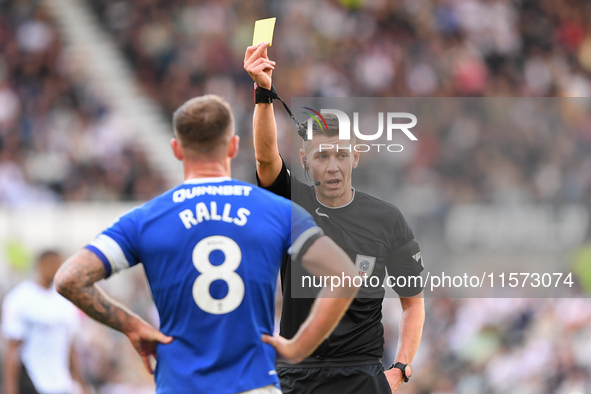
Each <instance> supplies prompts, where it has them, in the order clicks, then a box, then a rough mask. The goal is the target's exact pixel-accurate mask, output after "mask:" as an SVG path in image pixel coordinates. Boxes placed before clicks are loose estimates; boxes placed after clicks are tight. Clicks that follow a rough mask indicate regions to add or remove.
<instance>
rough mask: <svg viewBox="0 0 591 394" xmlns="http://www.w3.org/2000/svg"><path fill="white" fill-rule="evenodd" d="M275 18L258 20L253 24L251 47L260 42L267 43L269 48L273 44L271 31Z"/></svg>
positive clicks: (273, 27) (273, 28)
mask: <svg viewBox="0 0 591 394" xmlns="http://www.w3.org/2000/svg"><path fill="white" fill-rule="evenodd" d="M276 19H277V18H267V19H260V20H258V21H256V22H255V23H254V36H253V37H252V45H259V44H260V43H261V42H267V41H269V46H271V44H272V43H273V30H275V20H276Z"/></svg>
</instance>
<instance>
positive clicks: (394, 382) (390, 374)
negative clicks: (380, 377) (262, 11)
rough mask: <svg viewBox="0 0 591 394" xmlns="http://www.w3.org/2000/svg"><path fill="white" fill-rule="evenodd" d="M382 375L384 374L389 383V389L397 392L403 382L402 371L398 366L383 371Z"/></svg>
mask: <svg viewBox="0 0 591 394" xmlns="http://www.w3.org/2000/svg"><path fill="white" fill-rule="evenodd" d="M384 375H386V379H388V383H390V389H391V390H392V393H395V392H397V391H398V389H399V388H400V385H401V384H402V382H404V377H403V376H402V371H401V370H399V369H398V368H392V369H389V370H387V371H384Z"/></svg>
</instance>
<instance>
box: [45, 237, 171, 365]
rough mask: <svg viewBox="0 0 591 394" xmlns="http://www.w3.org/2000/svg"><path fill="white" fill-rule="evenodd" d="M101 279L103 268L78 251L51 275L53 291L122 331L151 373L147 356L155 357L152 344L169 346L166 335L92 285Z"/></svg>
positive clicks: (94, 258)
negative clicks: (54, 289)
mask: <svg viewBox="0 0 591 394" xmlns="http://www.w3.org/2000/svg"><path fill="white" fill-rule="evenodd" d="M104 276H105V267H104V266H103V263H102V262H101V260H100V259H99V258H98V257H97V256H96V255H95V254H94V253H93V252H91V251H89V250H87V249H82V250H80V251H79V252H77V253H76V254H74V255H73V256H72V257H70V258H69V259H68V260H67V261H66V262H65V263H64V265H62V266H61V268H60V269H59V271H58V272H57V274H56V275H55V278H54V282H55V287H56V289H57V291H58V292H59V293H60V294H61V295H62V296H64V297H65V298H67V299H68V300H70V301H71V302H72V303H73V304H75V305H76V306H78V308H80V309H81V310H82V311H84V312H85V313H86V314H87V315H88V316H90V317H92V318H93V319H95V320H97V321H98V322H100V323H103V324H105V325H107V326H109V327H111V328H113V329H115V330H117V331H120V332H122V333H123V334H125V335H126V336H127V338H129V341H130V342H131V344H132V345H133V347H134V348H135V350H136V351H137V352H138V353H139V355H140V357H141V358H142V361H143V362H144V366H145V367H146V369H147V370H148V372H150V373H153V370H152V367H151V365H150V360H149V357H150V356H151V355H153V356H155V355H156V344H157V343H158V342H160V343H164V344H167V343H170V342H171V341H172V337H169V336H166V335H164V334H163V333H161V332H160V331H158V330H157V329H155V328H154V327H152V326H151V325H150V324H148V323H147V322H145V321H144V320H142V319H141V318H140V317H139V316H137V315H136V314H134V313H133V312H131V311H130V310H129V309H127V308H126V307H124V306H123V305H121V304H120V303H118V302H117V301H115V300H113V299H112V298H111V297H109V296H108V295H107V294H106V293H105V292H104V290H103V289H101V288H100V287H99V286H97V284H96V282H98V281H100V280H101V279H103V278H104Z"/></svg>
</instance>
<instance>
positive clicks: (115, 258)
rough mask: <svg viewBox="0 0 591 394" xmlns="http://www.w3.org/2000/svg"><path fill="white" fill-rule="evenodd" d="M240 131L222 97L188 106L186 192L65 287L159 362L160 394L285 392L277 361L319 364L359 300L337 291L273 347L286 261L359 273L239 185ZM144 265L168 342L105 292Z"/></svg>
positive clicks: (319, 237) (279, 202)
mask: <svg viewBox="0 0 591 394" xmlns="http://www.w3.org/2000/svg"><path fill="white" fill-rule="evenodd" d="M233 129H234V125H233V118H232V114H231V111H230V108H229V106H228V104H227V103H226V102H225V101H223V100H222V99H221V98H219V97H217V96H211V95H208V96H203V97H198V98H195V99H192V100H189V101H188V102H187V103H185V104H184V105H183V106H181V107H180V108H179V109H178V110H177V111H176V112H175V114H174V130H175V138H173V139H172V140H171V146H172V150H173V153H174V155H175V157H176V158H177V159H179V160H181V161H182V162H183V169H184V175H185V182H184V183H183V184H181V185H179V186H177V187H175V188H174V189H172V190H169V191H168V192H166V193H164V194H162V195H160V196H158V197H156V198H154V199H153V200H151V201H149V202H147V203H146V204H144V205H142V206H140V207H137V208H135V209H134V210H132V211H130V212H129V213H127V214H125V215H123V216H121V217H120V218H119V219H118V220H117V221H116V222H115V223H114V224H112V225H111V226H110V227H109V228H108V229H106V230H105V231H104V232H103V233H102V234H100V235H98V236H97V237H96V239H95V240H94V241H93V242H91V243H90V244H89V245H87V246H86V247H85V248H84V249H82V250H80V251H79V252H78V253H76V254H75V255H73V256H72V257H70V259H68V261H67V262H66V263H65V264H64V265H63V267H62V268H61V269H60V270H59V272H58V273H57V275H56V278H55V283H56V287H57V289H58V291H59V292H60V293H61V294H62V295H63V296H65V297H66V298H68V299H69V300H70V301H72V302H73V303H74V304H76V305H77V306H78V307H79V308H80V309H82V310H83V311H84V312H86V313H87V314H88V315H89V316H91V317H93V318H94V319H96V320H98V321H99V322H102V323H104V324H106V325H108V326H110V327H112V328H114V329H116V330H118V331H121V332H122V333H124V334H125V335H126V336H127V337H128V338H129V340H130V341H131V343H132V344H133V346H134V347H135V349H136V350H137V351H138V353H139V354H140V356H141V357H142V360H143V362H144V365H145V366H146V368H147V369H148V370H149V371H151V365H150V360H149V357H150V356H154V357H155V356H156V353H157V354H158V363H157V365H156V369H155V380H156V387H157V392H158V393H179V392H191V393H243V392H247V393H276V392H279V390H278V384H279V383H278V382H279V381H278V378H277V374H276V372H275V361H276V360H275V359H276V355H277V353H279V354H280V355H281V356H283V357H284V358H286V359H287V360H289V361H291V362H298V361H300V360H302V359H303V358H304V357H306V356H308V355H309V354H311V352H312V351H313V350H314V349H315V348H316V347H317V346H318V345H319V344H320V343H321V342H322V340H323V339H324V338H326V337H327V336H328V334H329V333H330V332H331V331H332V329H333V328H334V327H335V326H336V324H337V322H338V321H339V319H340V318H341V317H342V315H343V313H344V311H345V310H346V309H347V307H348V306H349V304H350V302H351V300H352V297H354V296H355V294H356V292H357V289H356V288H354V287H338V288H336V289H334V290H333V294H330V296H331V297H330V298H319V299H318V300H317V302H316V304H315V307H314V308H313V309H312V311H311V313H310V316H309V318H308V320H307V321H306V322H305V323H304V324H302V326H301V328H300V330H299V332H298V334H297V335H296V336H295V337H294V338H292V339H290V340H286V339H284V338H282V337H279V336H275V337H271V336H269V335H268V334H270V333H272V332H273V322H274V300H275V290H276V283H277V276H278V273H279V268H280V266H281V261H282V258H283V256H284V255H285V254H286V253H289V254H290V255H291V257H292V259H294V260H296V261H298V260H299V261H301V263H302V265H303V266H304V267H305V268H306V269H308V270H309V271H310V272H312V273H313V274H316V275H338V276H341V275H343V274H344V275H347V276H349V277H351V278H353V277H354V276H355V272H354V270H353V264H352V262H351V260H350V259H349V258H348V257H347V255H346V254H345V253H344V252H343V251H342V250H341V249H340V248H339V247H338V246H336V245H335V244H334V243H333V242H332V241H331V240H330V239H329V238H328V237H326V236H323V234H322V230H320V228H319V227H317V226H316V224H315V222H314V220H313V219H312V217H311V216H310V215H309V214H308V213H307V212H306V211H305V210H303V209H302V208H300V207H299V206H297V205H294V204H292V203H291V202H290V201H289V200H286V199H283V198H281V197H278V196H275V195H273V194H272V193H270V192H267V191H265V190H263V189H259V188H257V187H256V186H253V185H250V184H247V183H244V182H240V181H237V180H234V179H232V178H230V163H231V160H232V158H234V157H235V156H236V154H237V153H238V140H239V138H238V137H237V136H236V135H234V130H233ZM140 262H141V263H142V264H143V266H144V269H145V271H146V276H147V279H148V282H149V284H150V288H151V290H152V294H153V296H154V302H155V304H156V307H157V309H158V312H159V315H160V322H161V323H160V324H161V326H160V330H157V329H155V328H154V327H152V326H150V325H149V324H148V323H146V322H145V321H143V320H142V319H140V318H139V317H138V316H136V315H135V314H133V313H132V312H131V311H129V310H128V309H126V308H125V307H124V306H122V305H120V304H118V303H117V302H115V301H114V300H112V299H111V298H109V297H108V296H107V295H106V294H105V293H104V292H103V291H102V290H101V289H100V288H99V287H97V286H96V285H95V283H96V282H98V281H100V280H101V279H103V278H106V277H109V276H110V275H112V274H115V273H116V272H118V271H120V270H123V269H126V268H129V267H131V266H133V265H135V264H138V263H140ZM323 292H324V293H325V294H322V295H328V294H326V293H328V289H327V290H323ZM270 345H271V346H270ZM276 352H277V353H276Z"/></svg>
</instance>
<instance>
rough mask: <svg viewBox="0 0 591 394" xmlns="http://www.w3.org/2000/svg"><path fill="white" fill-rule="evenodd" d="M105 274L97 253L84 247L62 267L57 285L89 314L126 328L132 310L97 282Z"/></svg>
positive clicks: (108, 324)
mask: <svg viewBox="0 0 591 394" xmlns="http://www.w3.org/2000/svg"><path fill="white" fill-rule="evenodd" d="M103 275H104V269H103V267H102V266H101V265H97V264H96V256H95V255H94V254H93V253H92V252H90V251H88V250H82V251H80V252H78V253H77V254H76V255H74V256H73V257H72V258H70V259H69V260H68V261H67V262H66V264H64V265H63V266H62V267H61V268H60V270H59V271H58V273H57V275H56V285H57V286H58V287H59V292H60V293H61V294H62V295H63V296H64V297H66V298H67V299H69V300H70V301H71V302H72V303H74V304H75V305H76V306H78V308H80V309H81V310H82V311H84V312H85V313H86V314H87V315H88V316H90V317H92V318H93V319H95V320H97V321H99V322H101V323H103V324H105V325H107V326H109V327H111V328H114V329H115V330H118V331H121V332H124V329H125V327H126V324H127V323H128V322H129V319H130V317H131V315H132V314H131V312H130V311H128V310H127V309H126V308H125V307H124V306H122V305H121V304H119V303H117V302H116V301H115V300H113V299H111V298H110V297H109V296H108V295H107V294H106V293H105V292H104V291H103V290H102V289H101V288H100V287H99V286H97V285H96V284H95V283H96V282H98V281H99V280H101V279H102V278H103Z"/></svg>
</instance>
